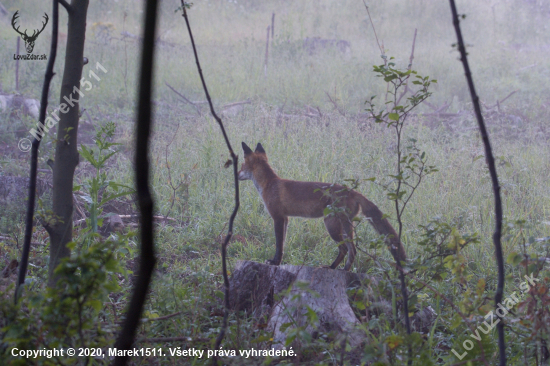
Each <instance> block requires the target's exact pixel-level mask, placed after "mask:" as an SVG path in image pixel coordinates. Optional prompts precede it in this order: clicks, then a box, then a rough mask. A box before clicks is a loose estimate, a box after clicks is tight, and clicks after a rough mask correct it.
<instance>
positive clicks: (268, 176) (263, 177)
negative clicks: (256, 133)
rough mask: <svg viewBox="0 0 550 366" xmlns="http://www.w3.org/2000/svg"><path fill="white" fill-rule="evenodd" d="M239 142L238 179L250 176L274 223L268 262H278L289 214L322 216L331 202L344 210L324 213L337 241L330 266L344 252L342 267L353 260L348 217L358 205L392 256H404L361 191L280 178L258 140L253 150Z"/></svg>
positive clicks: (335, 264) (390, 229)
mask: <svg viewBox="0 0 550 366" xmlns="http://www.w3.org/2000/svg"><path fill="white" fill-rule="evenodd" d="M242 146H243V150H244V163H243V165H242V167H241V170H240V171H239V180H247V179H251V180H252V181H253V182H254V186H255V187H256V189H257V190H258V193H259V194H260V197H262V200H263V201H264V204H265V207H266V209H267V211H268V212H269V214H270V215H271V217H272V218H273V222H274V224H275V246H276V249H275V257H274V258H273V259H272V260H270V261H267V262H268V263H269V264H273V265H276V266H278V265H279V264H281V261H282V259H283V246H284V242H285V237H286V228H287V225H288V217H289V216H299V217H308V218H318V217H323V211H324V209H325V208H326V207H327V206H328V205H332V204H334V203H335V204H336V206H337V207H339V208H343V209H345V210H344V212H340V213H335V214H333V215H327V216H326V217H325V226H326V228H327V230H328V233H329V234H330V236H331V238H332V239H333V240H334V241H336V242H337V243H339V244H340V245H339V246H338V249H339V253H338V256H337V257H336V259H335V260H334V262H333V263H332V264H331V265H330V268H332V269H335V268H336V267H338V265H339V264H340V262H342V260H343V259H344V257H345V255H346V254H348V259H347V261H346V264H345V266H344V270H346V271H349V270H350V268H351V265H352V264H353V260H354V259H355V254H356V250H355V245H354V244H353V227H352V219H353V218H354V217H355V216H357V214H358V213H359V209H361V211H362V212H363V215H365V216H366V217H367V218H368V219H369V222H370V223H371V225H372V226H373V227H374V229H375V230H376V231H377V232H378V233H379V234H382V235H386V243H387V244H388V246H389V248H390V251H391V252H392V254H393V256H394V258H396V259H398V260H401V261H404V260H406V259H407V255H406V254H405V248H403V244H401V242H400V241H399V238H398V236H397V233H396V232H395V230H394V229H393V227H392V226H391V224H390V223H389V221H388V220H387V219H386V218H384V217H383V215H382V212H381V211H380V209H378V207H377V206H376V205H375V204H374V203H372V202H371V201H369V200H368V199H366V198H365V197H364V196H363V195H361V194H359V193H357V192H355V191H352V190H346V189H345V188H344V187H342V186H340V185H336V184H334V185H330V184H327V183H319V182H298V181H294V180H287V179H281V178H279V176H277V174H276V173H275V172H274V171H273V169H272V168H271V166H270V165H269V163H268V162H267V155H266V153H265V150H264V148H263V147H262V145H261V144H260V143H258V145H257V146H256V150H255V151H254V152H253V151H252V149H250V148H249V147H248V146H247V145H246V144H245V143H244V142H243V143H242ZM327 190H328V192H329V193H330V194H328V195H327V194H325V193H324V192H323V191H325V192H326V191H327Z"/></svg>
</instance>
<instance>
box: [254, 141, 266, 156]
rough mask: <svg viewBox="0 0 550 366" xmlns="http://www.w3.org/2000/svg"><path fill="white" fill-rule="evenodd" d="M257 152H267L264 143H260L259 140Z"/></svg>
mask: <svg viewBox="0 0 550 366" xmlns="http://www.w3.org/2000/svg"><path fill="white" fill-rule="evenodd" d="M255 152H259V153H262V154H265V150H264V148H263V146H262V144H260V143H259V142H258V145H256V151H255Z"/></svg>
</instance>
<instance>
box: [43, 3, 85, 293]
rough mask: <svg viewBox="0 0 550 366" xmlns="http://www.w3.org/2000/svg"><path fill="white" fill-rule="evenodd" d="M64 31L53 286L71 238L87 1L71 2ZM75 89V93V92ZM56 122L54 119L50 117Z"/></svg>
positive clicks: (52, 228)
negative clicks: (63, 67) (65, 37)
mask: <svg viewBox="0 0 550 366" xmlns="http://www.w3.org/2000/svg"><path fill="white" fill-rule="evenodd" d="M70 7H71V10H70V11H69V26H68V31H67V51H66V55H65V69H64V70H63V80H62V84H61V97H60V105H59V110H58V111H57V112H56V113H57V114H56V115H58V116H59V123H58V127H57V142H56V148H55V162H54V167H53V192H52V196H53V197H52V201H53V213H54V221H53V222H50V223H49V225H48V226H47V230H48V233H49V234H50V261H49V272H48V283H49V285H50V286H51V285H52V284H53V283H54V282H55V277H54V274H53V272H54V270H55V268H56V267H57V265H58V264H59V262H60V260H61V259H62V258H64V257H68V256H69V255H70V250H69V249H68V248H67V246H66V245H67V243H68V242H70V241H71V240H72V236H73V235H72V234H73V223H72V217H73V177H74V171H75V168H76V166H77V165H78V160H79V155H78V151H77V133H78V119H79V116H80V111H79V109H80V108H79V98H80V96H81V94H80V93H81V92H80V89H81V86H80V79H81V77H82V68H83V66H84V61H83V57H84V39H85V35H86V14H87V11H88V0H72V1H71V5H70ZM77 89H78V90H77ZM53 117H54V118H55V115H53Z"/></svg>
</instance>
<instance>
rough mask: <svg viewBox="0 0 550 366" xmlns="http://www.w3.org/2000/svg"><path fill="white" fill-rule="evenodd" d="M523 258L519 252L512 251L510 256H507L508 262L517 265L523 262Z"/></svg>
mask: <svg viewBox="0 0 550 366" xmlns="http://www.w3.org/2000/svg"><path fill="white" fill-rule="evenodd" d="M521 260H522V257H521V255H520V254H519V253H516V252H512V253H510V254H509V255H508V258H506V263H508V264H512V265H514V266H517V265H518V264H519V263H520V262H521Z"/></svg>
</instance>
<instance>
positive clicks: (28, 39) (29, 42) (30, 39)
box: [11, 10, 48, 53]
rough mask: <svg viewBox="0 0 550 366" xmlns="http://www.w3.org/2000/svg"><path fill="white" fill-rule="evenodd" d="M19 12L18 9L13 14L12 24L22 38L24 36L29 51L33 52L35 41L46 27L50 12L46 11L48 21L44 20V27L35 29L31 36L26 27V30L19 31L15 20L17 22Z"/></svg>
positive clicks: (45, 17) (45, 15)
mask: <svg viewBox="0 0 550 366" xmlns="http://www.w3.org/2000/svg"><path fill="white" fill-rule="evenodd" d="M18 13H19V10H17V11H16V12H15V14H13V18H11V25H12V27H13V29H15V31H16V32H17V33H19V34H20V35H21V38H23V41H25V48H26V49H27V53H32V50H33V49H34V41H36V39H37V38H38V35H39V34H40V33H42V31H43V30H44V28H46V24H48V14H46V13H44V19H46V21H45V22H42V29H40V30H38V29H35V31H34V33H33V34H32V36H29V35H28V34H27V30H26V29H25V32H23V33H21V32H20V31H19V27H17V28H16V27H15V22H16V20H17V18H19V14H18Z"/></svg>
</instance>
